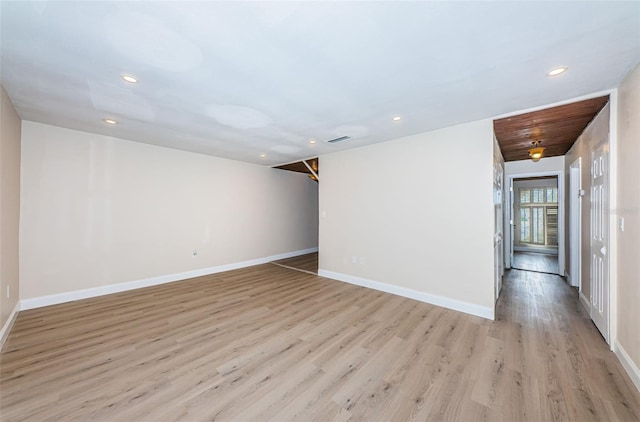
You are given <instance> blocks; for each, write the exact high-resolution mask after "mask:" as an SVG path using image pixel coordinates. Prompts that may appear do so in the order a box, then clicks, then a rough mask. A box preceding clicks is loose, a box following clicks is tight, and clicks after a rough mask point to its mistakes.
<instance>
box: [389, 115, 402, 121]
mask: <svg viewBox="0 0 640 422" xmlns="http://www.w3.org/2000/svg"><path fill="white" fill-rule="evenodd" d="M400 119H402V117H400V116H393V119H391V120H393V121H394V122H399V121H400Z"/></svg>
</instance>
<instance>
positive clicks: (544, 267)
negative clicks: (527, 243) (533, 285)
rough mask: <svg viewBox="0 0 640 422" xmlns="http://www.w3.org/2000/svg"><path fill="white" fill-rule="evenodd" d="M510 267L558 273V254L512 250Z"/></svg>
mask: <svg viewBox="0 0 640 422" xmlns="http://www.w3.org/2000/svg"><path fill="white" fill-rule="evenodd" d="M511 267H512V268H515V269H519V270H526V271H537V272H542V273H549V274H558V255H552V254H544V253H537V252H514V253H513V262H512V263H511Z"/></svg>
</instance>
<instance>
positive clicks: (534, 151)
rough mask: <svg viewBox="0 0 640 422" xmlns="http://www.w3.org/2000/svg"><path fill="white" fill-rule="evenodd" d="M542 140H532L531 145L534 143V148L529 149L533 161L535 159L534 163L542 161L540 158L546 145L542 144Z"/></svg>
mask: <svg viewBox="0 0 640 422" xmlns="http://www.w3.org/2000/svg"><path fill="white" fill-rule="evenodd" d="M541 142H542V141H533V142H531V145H533V148H531V149H529V157H531V161H533V162H534V163H537V162H538V161H540V159H541V158H542V156H543V155H544V147H541V146H540V143H541Z"/></svg>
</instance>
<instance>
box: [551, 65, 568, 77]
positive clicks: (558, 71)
mask: <svg viewBox="0 0 640 422" xmlns="http://www.w3.org/2000/svg"><path fill="white" fill-rule="evenodd" d="M567 69H568V68H567V66H560V67H556V68H555V69H551V70H550V71H549V72H547V76H558V75H561V74H563V73H564V72H566V71H567Z"/></svg>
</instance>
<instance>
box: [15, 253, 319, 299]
mask: <svg viewBox="0 0 640 422" xmlns="http://www.w3.org/2000/svg"><path fill="white" fill-rule="evenodd" d="M317 251H318V248H309V249H302V250H299V251H292V252H285V253H281V254H277V255H271V256H267V257H264V258H257V259H251V260H249V261H242V262H236V263H233V264H225V265H218V266H215V267H209V268H202V269H199V270H192V271H186V272H182V273H175V274H167V275H161V276H157V277H150V278H145V279H142V280H135V281H129V282H125V283H118V284H108V285H106V286H99V287H92V288H90V289H83V290H75V291H71V292H65V293H58V294H54V295H48V296H39V297H34V298H29V299H22V300H21V301H20V310H23V311H24V310H27V309H34V308H41V307H43V306H50V305H58V304H60V303H66V302H72V301H74V300H81V299H88V298H91V297H97V296H103V295H108V294H112V293H119V292H124V291H127V290H134V289H140V288H143V287H150V286H157V285H158V284H165V283H171V282H174V281H180V280H185V279H188V278H193V277H200V276H203V275H210V274H216V273H221V272H225V271H231V270H237V269H240V268H246V267H252V266H254V265H260V264H266V263H268V262H271V261H277V260H279V259H286V258H292V257H294V256H299V255H305V254H308V253H313V252H317Z"/></svg>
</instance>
